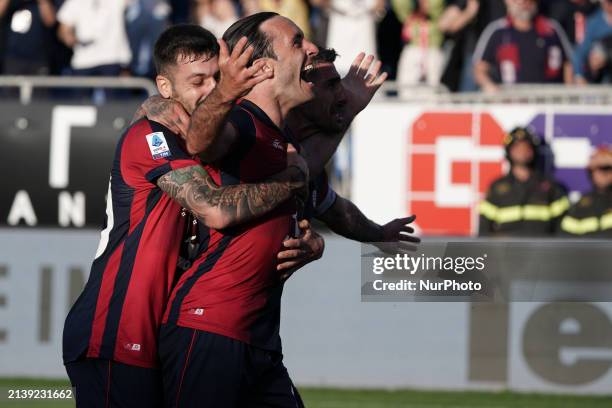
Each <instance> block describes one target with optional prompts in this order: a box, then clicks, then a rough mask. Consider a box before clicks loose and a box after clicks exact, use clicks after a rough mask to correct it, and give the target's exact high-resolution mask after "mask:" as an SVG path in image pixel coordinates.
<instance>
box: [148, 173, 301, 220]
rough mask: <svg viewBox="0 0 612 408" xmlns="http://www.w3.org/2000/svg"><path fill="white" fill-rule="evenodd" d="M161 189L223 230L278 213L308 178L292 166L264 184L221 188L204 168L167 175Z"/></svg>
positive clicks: (160, 186)
mask: <svg viewBox="0 0 612 408" xmlns="http://www.w3.org/2000/svg"><path fill="white" fill-rule="evenodd" d="M157 185H158V186H159V188H160V189H162V190H163V191H164V192H165V193H167V194H168V195H170V196H171V197H172V198H173V199H175V200H176V201H178V202H179V203H180V204H181V205H182V206H183V207H185V208H187V209H189V210H190V211H191V212H192V213H193V214H194V215H195V216H196V217H197V218H198V219H199V220H201V221H202V222H203V223H204V224H205V225H207V226H209V227H211V228H215V229H222V228H226V227H229V226H232V225H236V224H240V223H243V222H245V221H249V220H252V219H254V218H257V217H259V216H261V215H263V214H266V213H267V212H269V211H270V210H272V209H274V208H275V207H277V206H278V205H279V204H281V203H282V202H284V201H285V200H287V199H288V198H290V197H291V196H292V195H293V194H294V193H295V192H296V191H298V190H300V189H302V188H304V185H305V175H304V173H303V171H302V170H301V169H300V168H299V167H297V166H294V165H291V166H289V167H287V168H286V169H285V170H283V171H282V172H280V173H278V174H277V175H275V176H272V177H271V178H270V179H268V180H266V181H263V182H261V183H256V184H237V185H231V186H219V185H218V184H217V183H215V181H214V180H213V179H212V177H211V176H210V174H208V172H207V171H206V169H204V168H203V167H202V166H190V167H185V168H182V169H178V170H174V171H171V172H169V173H166V174H165V175H163V176H162V177H160V178H159V179H158V180H157Z"/></svg>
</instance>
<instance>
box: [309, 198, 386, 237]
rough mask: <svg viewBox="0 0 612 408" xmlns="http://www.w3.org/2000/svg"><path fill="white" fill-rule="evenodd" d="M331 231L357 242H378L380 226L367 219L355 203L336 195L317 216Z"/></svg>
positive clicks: (380, 235) (380, 234)
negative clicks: (327, 207) (333, 201)
mask: <svg viewBox="0 0 612 408" xmlns="http://www.w3.org/2000/svg"><path fill="white" fill-rule="evenodd" d="M319 219H320V220H321V221H323V222H324V223H325V224H326V225H327V226H328V227H329V228H330V229H331V230H332V231H333V232H335V233H336V234H338V235H342V236H343V237H345V238H348V239H351V240H353V241H359V242H380V241H382V239H383V235H382V229H381V226H380V225H378V224H376V223H375V222H374V221H371V220H369V219H368V218H367V217H366V216H365V215H364V214H363V213H362V212H361V211H360V210H359V208H357V206H356V205H355V204H353V203H352V202H351V201H349V200H347V199H345V198H342V197H340V196H338V197H337V198H336V202H335V203H334V205H332V206H331V208H330V209H329V210H327V211H326V212H325V213H323V214H322V215H321V216H319Z"/></svg>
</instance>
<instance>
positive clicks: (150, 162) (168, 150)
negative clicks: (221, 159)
mask: <svg viewBox="0 0 612 408" xmlns="http://www.w3.org/2000/svg"><path fill="white" fill-rule="evenodd" d="M183 146H184V145H183V144H182V142H181V139H180V136H178V135H176V134H174V133H172V132H171V131H170V130H168V129H167V128H166V127H164V126H162V125H161V124H159V123H156V122H153V121H149V120H147V119H142V120H140V121H138V122H136V124H135V125H134V126H132V127H131V128H130V129H129V130H128V132H127V133H126V135H125V136H124V139H123V141H122V142H121V145H120V149H121V155H120V161H121V162H120V164H121V166H120V168H121V175H122V177H123V179H124V180H125V182H126V183H127V184H128V185H130V186H132V187H143V186H146V187H152V186H154V185H155V183H156V181H157V179H158V178H159V177H161V176H163V175H164V174H166V173H168V172H171V171H173V170H177V169H180V168H183V167H190V166H197V165H200V162H199V160H198V159H196V158H194V157H192V156H190V155H189V154H188V153H187V152H186V151H185V149H184V147H183Z"/></svg>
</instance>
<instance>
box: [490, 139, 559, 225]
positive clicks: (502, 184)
mask: <svg viewBox="0 0 612 408" xmlns="http://www.w3.org/2000/svg"><path fill="white" fill-rule="evenodd" d="M517 141H522V142H525V141H526V142H528V143H529V144H530V145H531V148H532V149H533V153H534V154H533V159H532V160H531V163H529V164H528V166H529V167H530V168H531V169H532V170H531V175H530V176H529V178H528V179H527V180H526V181H525V182H522V181H520V180H517V179H516V178H515V177H514V175H513V174H512V171H510V172H509V173H508V174H507V175H506V176H503V177H501V178H499V179H497V180H495V181H494V182H493V183H492V184H491V187H490V188H489V191H488V192H487V196H486V199H485V200H484V201H483V202H481V203H480V226H479V235H481V236H487V235H504V236H542V235H552V234H554V233H555V232H556V231H557V230H558V229H559V224H560V222H561V218H562V217H563V215H564V214H565V212H566V211H567V210H568V208H569V207H570V202H569V200H568V198H567V192H566V190H565V188H564V187H563V186H562V185H561V184H559V183H557V182H556V181H555V180H554V179H552V178H551V177H547V176H545V175H543V174H542V173H540V172H538V171H536V170H535V164H536V161H537V153H538V146H539V145H540V139H539V138H538V137H537V136H536V135H535V134H534V133H533V132H531V131H530V130H529V129H527V128H520V127H519V128H516V129H514V130H512V132H510V133H509V134H507V135H506V137H505V138H504V145H505V147H506V158H507V159H508V161H510V162H511V165H512V161H511V155H510V150H511V148H512V145H513V144H514V143H515V142H517Z"/></svg>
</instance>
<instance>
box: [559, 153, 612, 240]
mask: <svg viewBox="0 0 612 408" xmlns="http://www.w3.org/2000/svg"><path fill="white" fill-rule="evenodd" d="M588 172H589V178H590V180H591V183H592V184H593V191H591V192H589V193H587V194H585V195H584V196H583V197H582V198H581V199H580V201H578V202H577V203H576V204H574V205H573V206H572V207H571V208H570V210H569V211H568V213H567V215H566V216H565V217H563V221H562V222H561V230H562V234H563V235H566V236H574V237H576V236H580V237H589V238H608V239H611V238H612V148H610V147H609V146H602V147H600V148H598V149H597V150H596V151H595V153H594V154H593V155H592V156H591V160H589V165H588Z"/></svg>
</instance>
